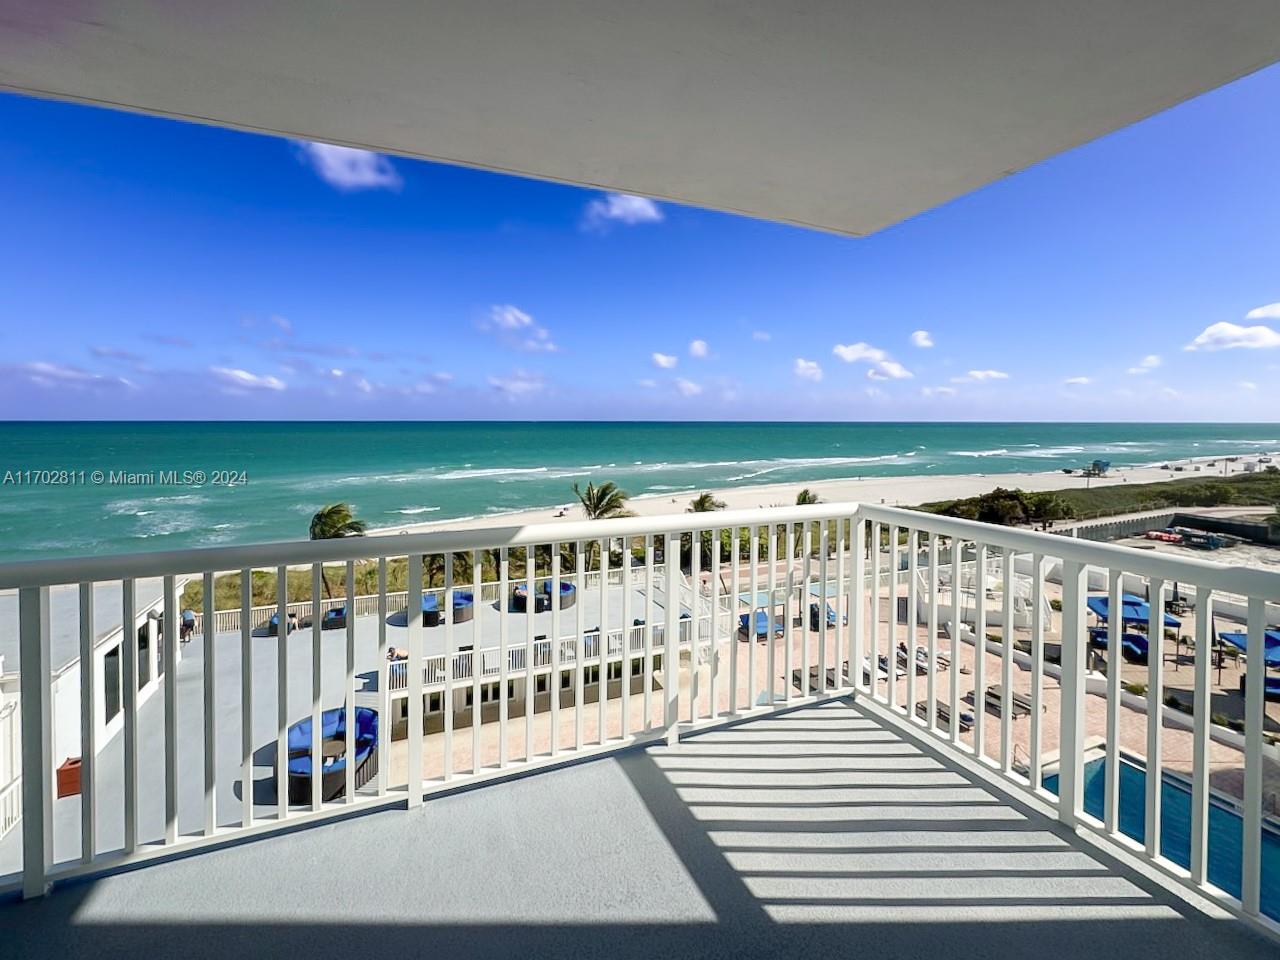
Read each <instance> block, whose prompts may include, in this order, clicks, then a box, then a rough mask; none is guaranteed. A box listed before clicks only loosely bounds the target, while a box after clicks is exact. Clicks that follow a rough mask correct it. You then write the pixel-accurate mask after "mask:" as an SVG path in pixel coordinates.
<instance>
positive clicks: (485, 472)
mask: <svg viewBox="0 0 1280 960" xmlns="http://www.w3.org/2000/svg"><path fill="white" fill-rule="evenodd" d="M549 470H550V468H549V467H479V468H477V469H474V470H465V469H464V470H449V471H448V472H446V473H438V474H436V475H435V479H437V480H476V479H479V478H481V477H505V476H518V475H521V474H529V473H538V474H546V473H547V472H548V471H549Z"/></svg>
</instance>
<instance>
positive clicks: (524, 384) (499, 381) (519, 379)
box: [489, 370, 547, 398]
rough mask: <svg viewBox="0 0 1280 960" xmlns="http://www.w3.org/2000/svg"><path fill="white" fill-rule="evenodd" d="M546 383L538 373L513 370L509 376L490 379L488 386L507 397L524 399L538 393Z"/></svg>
mask: <svg viewBox="0 0 1280 960" xmlns="http://www.w3.org/2000/svg"><path fill="white" fill-rule="evenodd" d="M546 385H547V384H546V381H545V380H543V379H542V375H541V374H538V373H529V372H528V371H526V370H515V371H513V372H512V373H511V375H510V376H506V377H496V376H495V377H490V378H489V386H491V387H493V389H495V390H497V391H498V392H499V393H502V394H506V395H507V396H508V397H512V398H515V397H524V396H529V395H530V394H534V393H540V392H541V391H542V390H543V389H544V388H545V387H546Z"/></svg>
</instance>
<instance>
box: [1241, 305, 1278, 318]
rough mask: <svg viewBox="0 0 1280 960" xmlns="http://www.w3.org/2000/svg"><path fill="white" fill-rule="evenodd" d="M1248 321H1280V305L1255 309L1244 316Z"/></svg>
mask: <svg viewBox="0 0 1280 960" xmlns="http://www.w3.org/2000/svg"><path fill="white" fill-rule="evenodd" d="M1244 318H1245V319H1246V320H1280V303H1268V304H1267V305H1266V306H1262V307H1254V308H1253V309H1252V310H1250V311H1249V312H1248V313H1246V314H1245V315H1244Z"/></svg>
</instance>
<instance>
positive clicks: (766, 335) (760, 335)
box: [751, 330, 773, 343]
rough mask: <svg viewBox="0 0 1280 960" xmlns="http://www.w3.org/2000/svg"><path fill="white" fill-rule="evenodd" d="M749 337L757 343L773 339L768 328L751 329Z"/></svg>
mask: <svg viewBox="0 0 1280 960" xmlns="http://www.w3.org/2000/svg"><path fill="white" fill-rule="evenodd" d="M751 339H752V340H754V341H756V342H757V343H768V342H769V341H770V340H772V339H773V334H772V333H770V332H769V331H768V330H753V331H751Z"/></svg>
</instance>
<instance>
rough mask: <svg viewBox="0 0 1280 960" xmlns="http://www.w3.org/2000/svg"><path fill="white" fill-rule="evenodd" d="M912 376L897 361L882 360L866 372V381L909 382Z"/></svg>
mask: <svg viewBox="0 0 1280 960" xmlns="http://www.w3.org/2000/svg"><path fill="white" fill-rule="evenodd" d="M913 376H914V374H913V373H912V372H911V371H910V370H908V369H907V368H906V367H904V366H903V365H902V364H900V363H899V362H898V361H897V360H882V361H880V363H878V364H877V365H876V366H874V367H872V368H871V369H870V370H868V371H867V379H868V380H910V379H911V378H912V377H913Z"/></svg>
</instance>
